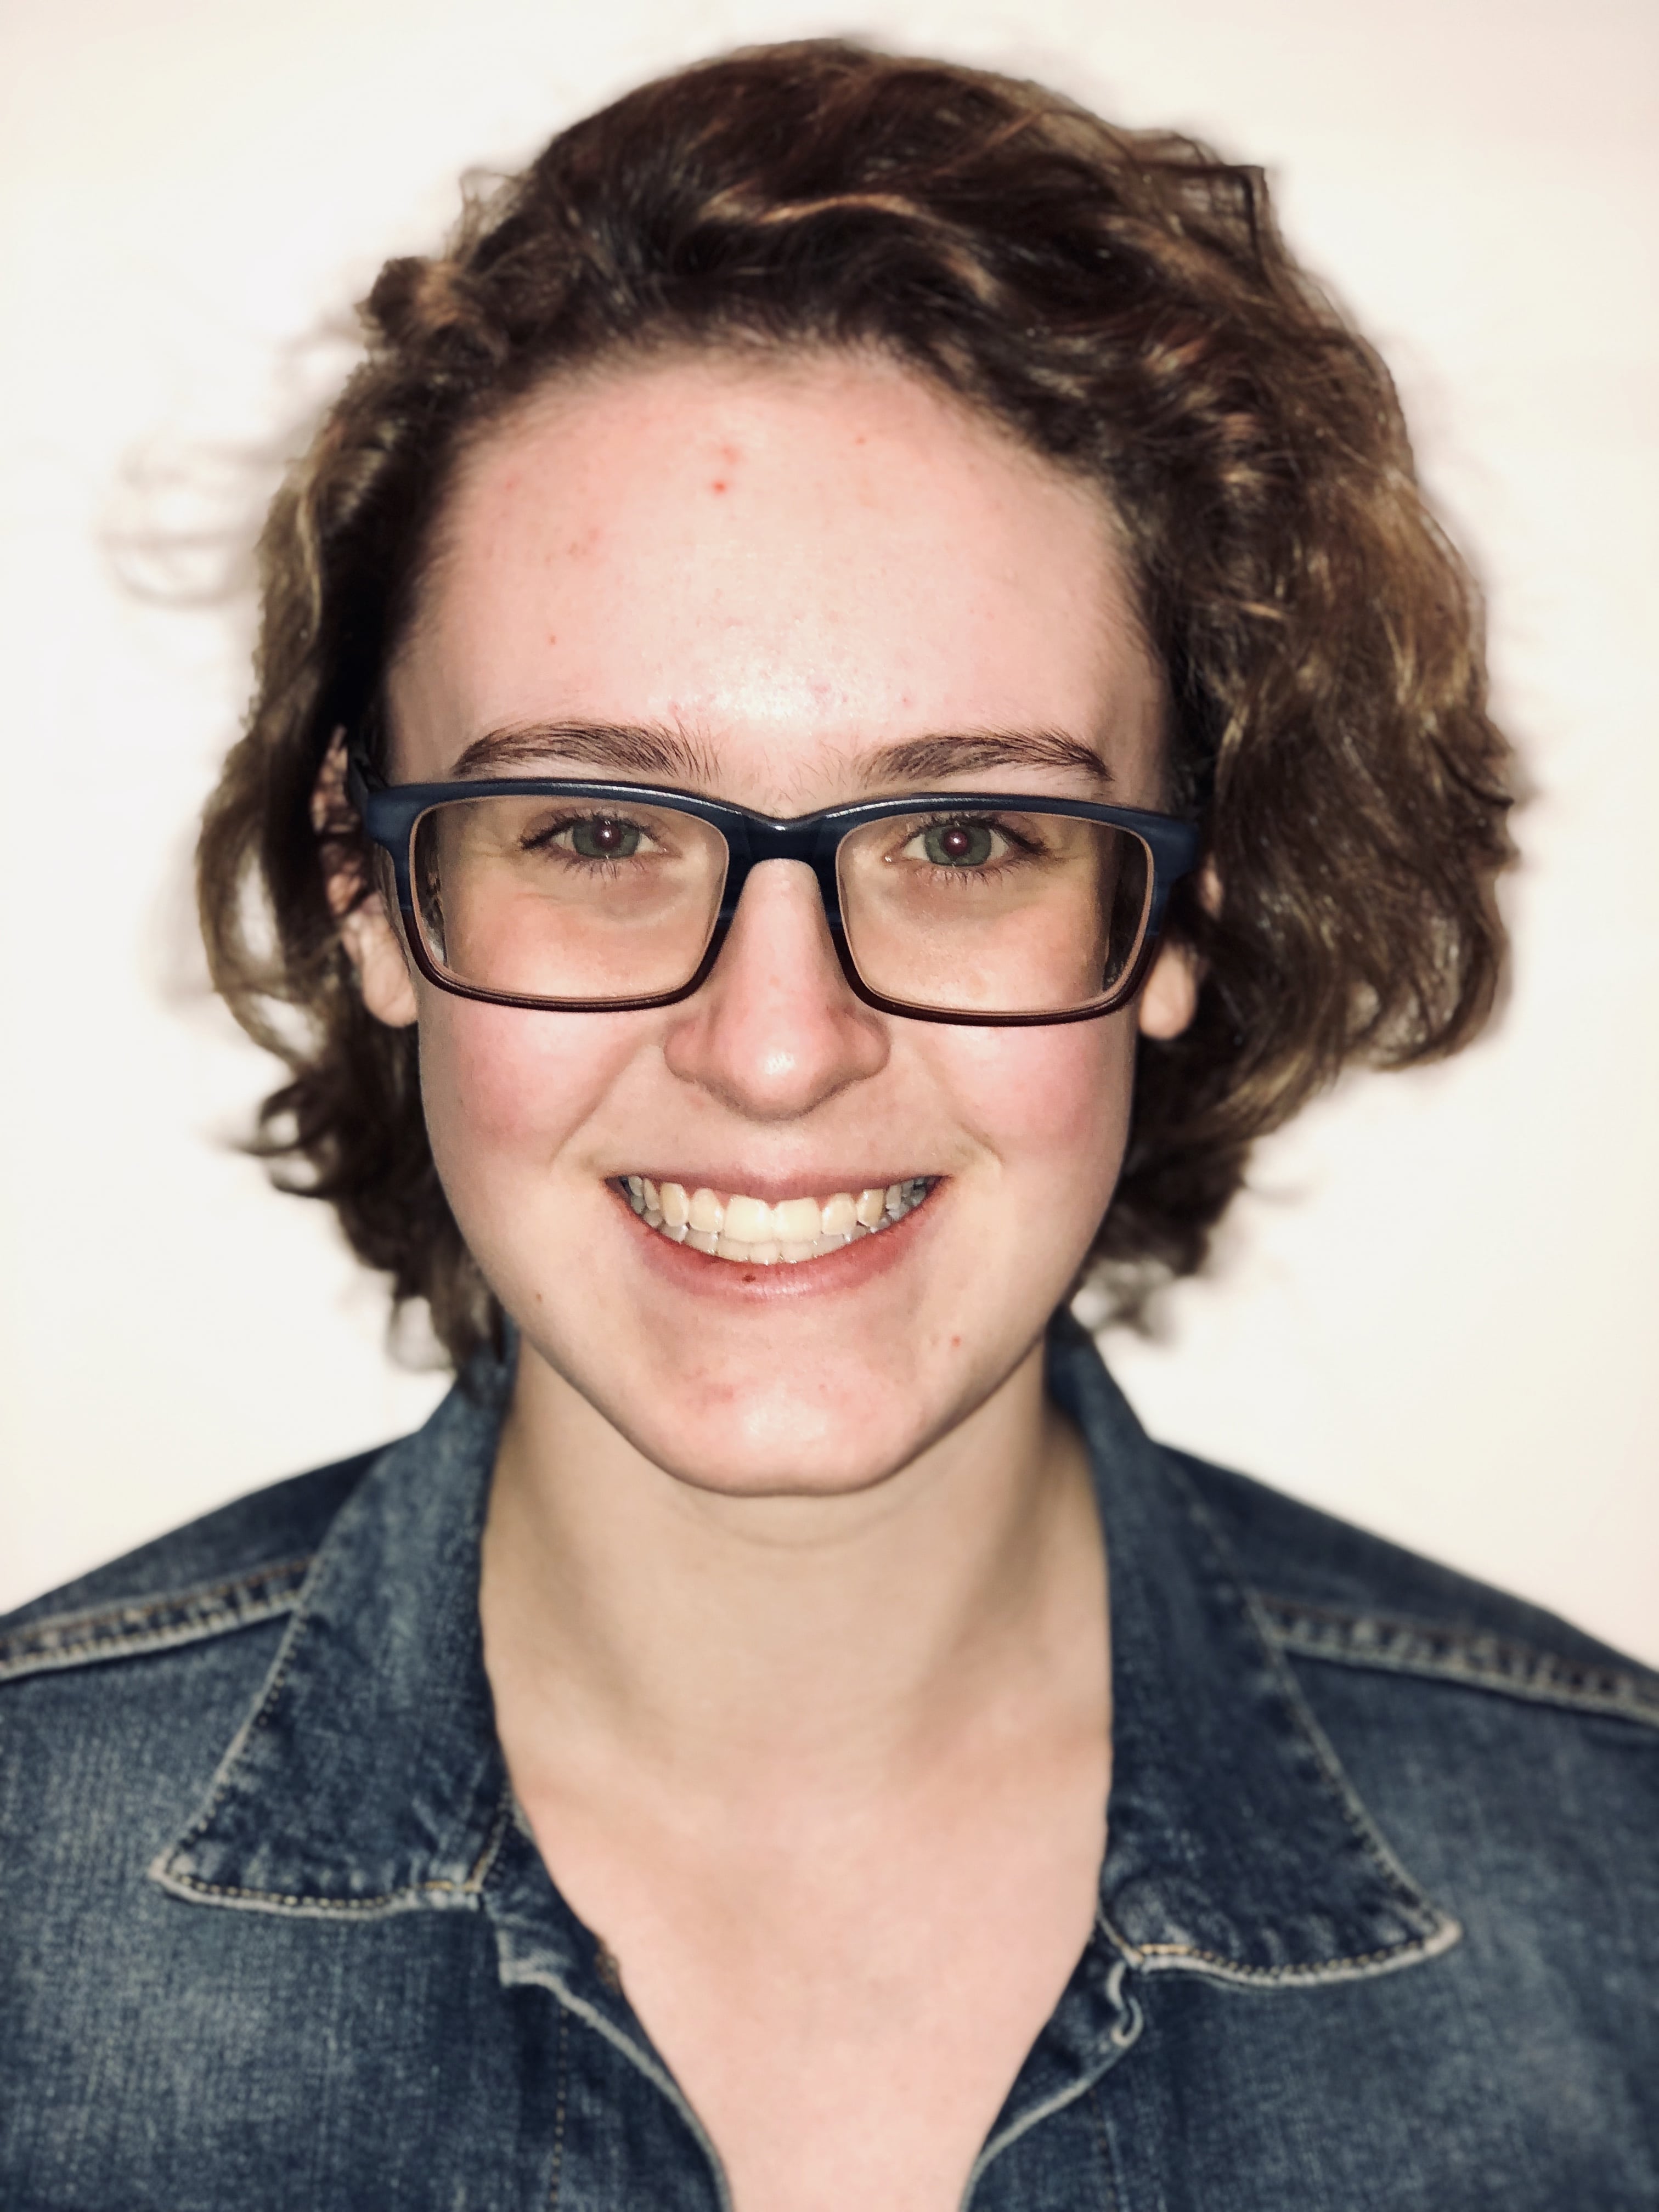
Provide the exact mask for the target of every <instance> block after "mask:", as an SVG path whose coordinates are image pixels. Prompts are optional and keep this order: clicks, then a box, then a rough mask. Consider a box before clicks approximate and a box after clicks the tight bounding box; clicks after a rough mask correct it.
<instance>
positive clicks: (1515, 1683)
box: [1261, 1596, 1659, 1725]
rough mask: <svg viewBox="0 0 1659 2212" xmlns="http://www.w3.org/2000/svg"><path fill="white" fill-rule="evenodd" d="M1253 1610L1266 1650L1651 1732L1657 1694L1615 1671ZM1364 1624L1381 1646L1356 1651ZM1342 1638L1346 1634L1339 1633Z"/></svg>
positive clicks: (1277, 1606) (1402, 1623) (1514, 1646)
mask: <svg viewBox="0 0 1659 2212" xmlns="http://www.w3.org/2000/svg"><path fill="white" fill-rule="evenodd" d="M1261 1603H1262V1607H1263V1611H1264V1612H1265V1613H1266V1614H1267V1620H1268V1625H1269V1627H1270V1630H1271V1632H1272V1637H1273V1643H1274V1644H1275V1645H1276V1646H1277V1647H1278V1648H1279V1650H1294V1651H1296V1652H1297V1653H1298V1654H1299V1655H1300V1656H1303V1657H1304V1658H1309V1659H1325V1660H1329V1661H1331V1662H1338V1663H1342V1664H1346V1665H1349V1666H1355V1667H1371V1668H1376V1670H1377V1671H1378V1672H1380V1673H1389V1674H1402V1673H1406V1672H1408V1671H1409V1672H1411V1673H1413V1674H1422V1675H1424V1676H1425V1677H1430V1678H1432V1679H1434V1680H1442V1681H1450V1682H1457V1683H1461V1684H1462V1685H1463V1686H1465V1687H1473V1688H1479V1689H1486V1690H1492V1691H1496V1692H1501V1693H1504V1694H1505V1695H1508V1696H1510V1697H1516V1698H1522V1699H1527V1700H1528V1701H1530V1702H1532V1703H1542V1702H1549V1703H1553V1704H1557V1705H1564V1706H1569V1707H1580V1708H1582V1709H1583V1710H1584V1711H1589V1712H1598V1713H1611V1714H1613V1715H1614V1716H1615V1717H1620V1718H1626V1719H1631V1720H1641V1721H1646V1722H1648V1723H1650V1724H1653V1725H1659V1692H1656V1691H1655V1690H1653V1689H1651V1688H1650V1687H1649V1686H1648V1684H1647V1683H1646V1682H1645V1681H1644V1680H1642V1678H1641V1677H1640V1676H1639V1675H1636V1674H1627V1673H1626V1672H1624V1671H1623V1670H1622V1669H1620V1668H1611V1667H1598V1666H1595V1665H1593V1664H1592V1663H1590V1662H1586V1661H1580V1660H1570V1659H1564V1658H1562V1657H1561V1656H1559V1654H1558V1653H1556V1652H1553V1651H1550V1650H1545V1649H1544V1648H1542V1647H1541V1646H1540V1645H1538V1644H1522V1643H1520V1642H1518V1641H1516V1640H1514V1639H1512V1638H1503V1637H1497V1636H1485V1635H1481V1636H1480V1637H1478V1638H1472V1637H1469V1636H1467V1635H1464V1634H1462V1633H1460V1632H1455V1631H1453V1630H1449V1629H1437V1628H1432V1627H1428V1626H1424V1625H1423V1624H1422V1623H1420V1622H1413V1621H1407V1620H1395V1619H1392V1618H1390V1617H1389V1616H1388V1615H1385V1614H1371V1613H1347V1612H1340V1611H1338V1610H1337V1609H1336V1608H1335V1607H1326V1606H1314V1605H1302V1604H1297V1603H1293V1602H1291V1601H1290V1600H1289V1599H1285V1598H1274V1597H1266V1596H1264V1597H1263V1599H1262V1601H1261ZM1366 1625H1369V1626H1371V1627H1372V1628H1374V1629H1375V1630H1376V1631H1377V1632H1378V1633H1379V1635H1380V1637H1381V1638H1384V1639H1389V1640H1385V1641H1380V1642H1376V1643H1371V1642H1367V1643H1366V1644H1364V1645H1358V1644H1355V1643H1354V1642H1353V1641H1352V1632H1354V1631H1357V1630H1358V1629H1359V1628H1360V1627H1361V1626H1366ZM1332 1631H1335V1632H1338V1633H1336V1634H1333V1633H1331V1632H1332ZM1344 1631H1346V1632H1349V1633H1348V1634H1342V1633H1340V1632H1344ZM1390 1640H1391V1641H1392V1643H1393V1644H1394V1646H1395V1648H1393V1649H1390ZM1402 1642H1403V1643H1404V1644H1406V1646H1407V1648H1406V1649H1404V1650H1401V1649H1400V1648H1399V1646H1400V1644H1401V1643H1402ZM1477 1645H1479V1646H1483V1647H1484V1650H1480V1649H1477ZM1488 1655H1489V1656H1488ZM1521 1670H1524V1671H1521Z"/></svg>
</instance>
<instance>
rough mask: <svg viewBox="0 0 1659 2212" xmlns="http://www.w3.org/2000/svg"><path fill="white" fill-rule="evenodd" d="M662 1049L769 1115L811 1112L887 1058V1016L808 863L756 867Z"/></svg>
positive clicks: (681, 1068)
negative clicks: (847, 962)
mask: <svg viewBox="0 0 1659 2212" xmlns="http://www.w3.org/2000/svg"><path fill="white" fill-rule="evenodd" d="M887 1052H888V1038H887V1030H886V1024H885V1023H884V1020H883V1019H882V1018H881V1017H880V1016H879V1015H878V1014H876V1013H875V1012H873V1011H872V1009H871V1008H869V1007H867V1006H865V1005H864V1004H863V1002H862V1001H861V1000H860V999H859V998H858V997H857V996H856V994H854V992H853V990H852V989H851V987H849V985H848V981H847V977H846V975H845V974H844V973H843V971H842V964H841V959H840V956H839V954H838V952H837V951H836V942H835V939H834V935H833V933H832V932H831V930H830V927H829V915H828V913H827V912H826V910H825V908H824V902H823V896H822V893H821V890H820V887H819V883H818V878H817V874H816V872H815V871H814V870H813V868H812V867H811V866H810V865H809V864H808V863H807V862H805V861H803V860H762V861H758V862H757V863H756V865H755V866H753V867H752V868H751V869H750V872H749V875H748V878H747V880H746V882H745V883H744V885H743V889H742V890H741V892H740V893H739V895H738V900H737V903H736V906H735V908H734V909H733V910H732V920H731V922H730V925H729V927H728V928H727V930H726V938H725V941H724V943H723V944H722V945H721V946H720V957H718V959H717V960H716V961H715V963H714V968H713V969H712V971H711V973H710V975H709V976H708V981H706V982H705V983H704V984H703V986H702V989H701V990H700V991H698V992H697V993H696V995H695V996H694V997H693V998H691V999H689V1000H686V1001H685V1003H684V1008H683V1010H681V1018H679V1019H678V1021H676V1022H675V1023H674V1024H672V1025H671V1028H670V1030H669V1032H668V1036H667V1038H666V1040H665V1054H666V1057H667V1060H668V1063H669V1066H670V1067H671V1069H672V1071H673V1072H674V1073H676V1074H677V1075H678V1076H680V1077H682V1078H683V1079H684V1080H686V1081H688V1082H693V1083H696V1084H697V1085H699V1086H701V1087H702V1088H704V1089H707V1090H709V1091H714V1092H715V1093H716V1094H717V1095H718V1096H719V1097H721V1098H722V1099H723V1100H725V1102H726V1103H727V1104H729V1105H731V1106H732V1107H733V1108H734V1109H737V1110H738V1111H739V1112H741V1113H743V1114H744V1115H745V1116H746V1117H749V1118H751V1119H756V1120H763V1121H770V1120H793V1119H795V1118H797V1117H798V1116H799V1115H803V1114H806V1113H810V1112H811V1110H812V1109H813V1108H814V1107H815V1106H817V1105H818V1104H821V1103H823V1100H825V1099H826V1098H829V1097H834V1096H835V1095H836V1092H837V1091H842V1090H843V1089H845V1087H846V1086H847V1085H848V1084H849V1083H855V1082H860V1081H862V1080H863V1079H866V1077H868V1076H871V1075H873V1074H875V1073H877V1072H878V1070H879V1069H880V1068H881V1067H882V1066H884V1065H885V1063H886V1059H887Z"/></svg>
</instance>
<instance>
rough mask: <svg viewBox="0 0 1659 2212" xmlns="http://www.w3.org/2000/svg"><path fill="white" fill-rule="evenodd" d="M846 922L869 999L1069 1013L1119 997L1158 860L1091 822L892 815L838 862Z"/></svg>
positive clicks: (1122, 833)
mask: <svg viewBox="0 0 1659 2212" xmlns="http://www.w3.org/2000/svg"><path fill="white" fill-rule="evenodd" d="M838 865H839V871H840V879H841V902H842V922H843V925H844V927H845V928H846V931H847V942H848V949H849V950H850V951H851V953H852V956H853V961H854V965H855V966H856V968H857V969H858V971H859V973H860V975H861V976H862V977H863V978H864V980H865V981H866V983H867V984H868V985H869V987H870V988H871V989H872V991H876V992H878V993H879V994H880V995H881V996H882V997H883V998H886V999H892V1000H897V1001H898V1002H900V1003H901V1004H903V1005H906V1006H915V1007H918V1008H926V1009H927V1010H928V1011H930V1012H940V1013H945V1012H951V1013H963V1014H970V1015H971V1014H1059V1013H1071V1012H1077V1011H1079V1009H1081V1008H1083V1007H1085V1006H1094V1005H1097V1004H1099V1003H1101V1002H1103V1001H1104V1000H1109V998H1110V997H1111V995H1112V994H1113V992H1114V991H1115V989H1116V988H1117V987H1118V986H1119V985H1120V984H1121V982H1122V981H1123V980H1124V978H1125V977H1126V976H1127V975H1128V974H1129V972H1130V970H1131V969H1133V965H1134V963H1135V959H1136V957H1137V955H1138V954H1139V951H1140V948H1141V945H1142V942H1143V940H1144V939H1145V937H1146V919H1147V914H1148V910H1149V908H1150V904H1151V897H1152V856H1151V854H1150V853H1149V852H1148V851H1147V848H1146V845H1145V844H1144V843H1143V842H1141V840H1140V839H1139V837H1137V836H1133V834H1132V833H1131V832H1130V831H1128V830H1127V829H1115V828H1114V827H1113V826H1112V825H1111V824H1110V823H1104V822H1091V821H1089V820H1087V819H1086V818H1085V817H1083V816H1081V815H1072V814H1036V813H1032V814H1026V813H1022V812H1018V811H1010V810H1008V809H1007V808H1004V807H997V808H994V809H979V808H975V807H972V806H964V807H963V808H962V809H961V810H960V811H957V810H956V809H952V810H951V811H949V812H945V813H931V814H909V815H890V816H889V817H886V818H885V819H884V820H881V821H876V822H869V823H864V824H863V825H862V826H861V827H860V828H859V829H855V830H854V831H853V832H852V834H851V835H850V836H848V837H847V838H846V839H845V840H844V841H843V842H842V848H841V853H840V858H839V864H838Z"/></svg>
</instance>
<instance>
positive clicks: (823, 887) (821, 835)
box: [720, 811, 842, 941]
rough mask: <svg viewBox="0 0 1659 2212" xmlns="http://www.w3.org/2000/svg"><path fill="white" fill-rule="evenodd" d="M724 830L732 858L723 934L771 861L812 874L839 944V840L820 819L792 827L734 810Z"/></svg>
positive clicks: (724, 899)
mask: <svg viewBox="0 0 1659 2212" xmlns="http://www.w3.org/2000/svg"><path fill="white" fill-rule="evenodd" d="M721 827H722V829H724V831H725V835H726V853H727V867H726V890H725V893H724V896H722V898H721V900H720V925H721V929H722V933H724V931H725V930H726V929H727V928H729V927H731V924H732V921H734V920H735V919H736V916H737V911H738V900H739V899H740V898H741V897H742V896H743V893H744V885H745V884H747V883H748V881H749V878H750V873H751V872H753V871H754V870H755V869H756V868H758V867H761V866H764V864H765V863H766V862H767V861H769V860H797V861H799V862H801V863H802V864H803V865H804V866H806V867H809V868H810V869H811V871H812V874H813V876H814V878H816V879H817V887H818V896H819V897H820V898H821V899H822V901H823V911H824V918H825V920H826V921H828V923H829V929H830V933H831V935H832V936H833V937H835V938H836V940H837V941H839V939H840V938H841V935H842V921H841V893H840V889H839V884H838V881H837V878H836V848H838V847H839V845H840V843H841V839H840V837H839V836H832V835H826V834H825V829H824V825H823V822H822V821H821V820H819V819H817V818H809V819H807V820H805V821H796V822H787V821H780V820H778V819H777V818H775V817H773V816H769V815H764V814H750V813H748V812H746V811H745V812H742V813H738V812H736V811H734V812H733V814H732V816H731V817H728V819H727V820H726V822H724V823H722V824H721Z"/></svg>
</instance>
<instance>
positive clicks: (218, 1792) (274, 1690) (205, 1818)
mask: <svg viewBox="0 0 1659 2212" xmlns="http://www.w3.org/2000/svg"><path fill="white" fill-rule="evenodd" d="M308 1597H309V1592H308V1589H305V1588H302V1589H301V1592H300V1595H298V1597H297V1598H296V1599H295V1606H294V1618H293V1620H291V1621H290V1622H289V1630H288V1640H287V1643H286V1644H285V1646H284V1648H283V1655H282V1657H281V1659H280V1660H279V1661H278V1662H277V1667H276V1673H275V1674H273V1675H272V1676H271V1678H270V1687H269V1688H268V1689H267V1690H266V1692H265V1694H264V1697H263V1698H262V1699H260V1701H259V1710H258V1712H257V1713H255V1714H254V1716H253V1717H252V1720H251V1721H250V1722H249V1723H248V1724H247V1727H246V1730H245V1731H244V1732H243V1734H242V1735H241V1737H240V1740H239V1741H238V1742H237V1744H236V1746H235V1748H234V1751H233V1752H232V1753H231V1754H230V1756H229V1757H228V1759H226V1760H225V1763H224V1765H223V1766H222V1769H221V1770H220V1774H219V1779H218V1782H217V1784H216V1786H215V1787H214V1789H213V1790H212V1792H211V1794H210V1796H209V1798H208V1801H207V1802H206V1804H205V1805H204V1806H203V1808H202V1809H201V1811H200V1812H199V1813H198V1814H197V1816H196V1818H195V1820H192V1821H191V1824H190V1826H189V1827H187V1828H186V1829H185V1832H184V1834H183V1835H182V1836H180V1838H179V1841H178V1843H177V1844H175V1845H174V1846H173V1850H172V1851H171V1852H170V1853H169V1854H168V1856H169V1857H171V1858H177V1857H178V1856H179V1852H180V1851H183V1850H187V1849H188V1848H189V1846H190V1845H191V1844H193V1843H194V1842H196V1841H197V1838H199V1837H201V1836H203V1835H204V1834H205V1833H206V1832H207V1830H208V1828H209V1826H210V1825H211V1823H212V1821H213V1819H214V1816H215V1814H216V1813H217V1812H218V1810H219V1808H220V1806H221V1805H222V1804H223V1802H224V1801H225V1798H226V1797H227V1796H228V1794H229V1790H230V1785H231V1784H232V1782H233V1781H234V1779H235V1777H236V1772H237V1770H238V1768H239V1767H240V1765H241V1764H242V1762H243V1759H245V1757H246V1753H247V1747H248V1746H249V1745H250V1744H251V1743H252V1741H253V1739H254V1736H255V1735H256V1734H257V1733H258V1730H259V1729H263V1728H264V1727H266V1726H267V1725H268V1723H269V1719H270V1711H271V1708H272V1706H273V1705H275V1704H276V1699H277V1698H278V1697H279V1696H280V1694H281V1692H282V1689H283V1684H284V1683H285V1682H286V1681H287V1680H288V1677H289V1669H290V1668H292V1666H293V1664H294V1661H295V1654H296V1653H297V1652H298V1650H299V1649H300V1632H301V1629H302V1627H303V1626H305V1623H306V1621H307V1619H308V1618H309V1617H310V1612H311V1607H310V1604H309V1602H308ZM177 1879H179V1881H192V1880H193V1877H192V1876H191V1875H179V1876H178V1877H177ZM198 1886H200V1887H205V1885H198ZM442 1886H443V1887H445V1888H447V1889H449V1888H453V1887H454V1884H453V1882H446V1883H444V1884H443V1885H442ZM223 1894H225V1895H226V1896H230V1895H232V1894H240V1895H244V1896H249V1897H253V1896H258V1895H259V1894H261V1893H260V1892H258V1891H257V1890H246V1891H242V1892H240V1893H233V1892H231V1891H229V1890H227V1891H225V1892H224V1893H223ZM393 1894H394V1895H398V1896H403V1895H407V1894H408V1893H407V1892H406V1891H397V1892H394V1893H393ZM289 1901H293V1902H298V1901H299V1900H289Z"/></svg>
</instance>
